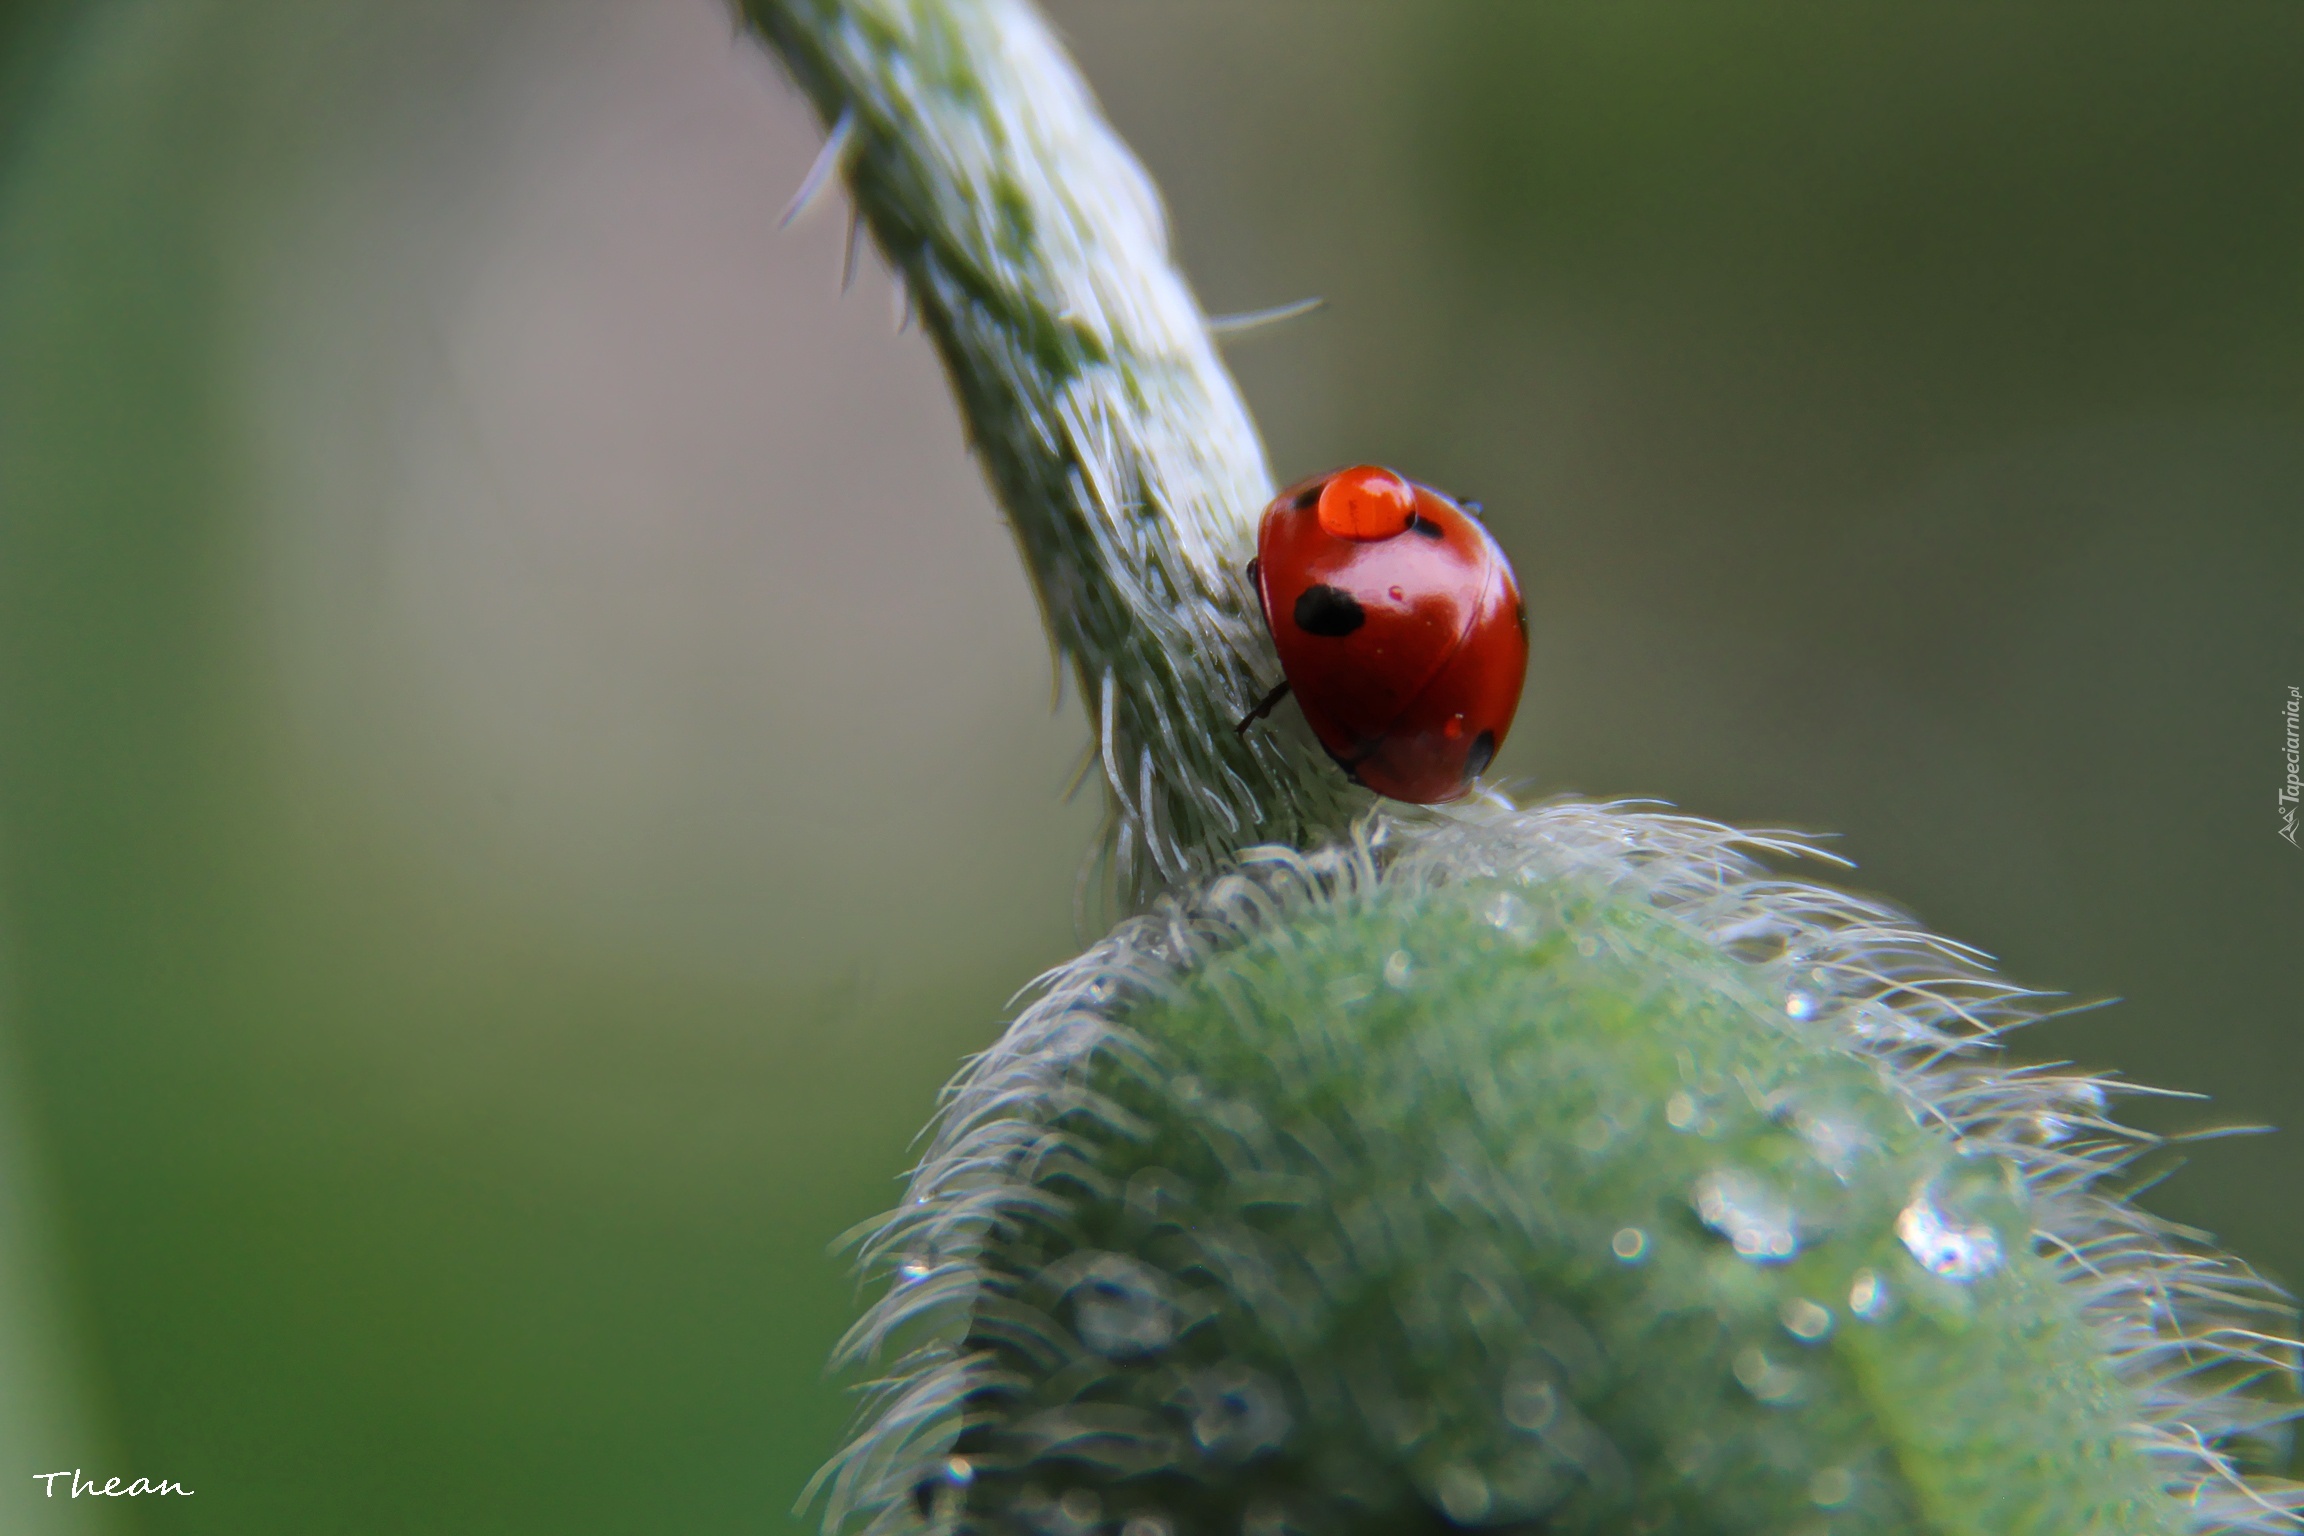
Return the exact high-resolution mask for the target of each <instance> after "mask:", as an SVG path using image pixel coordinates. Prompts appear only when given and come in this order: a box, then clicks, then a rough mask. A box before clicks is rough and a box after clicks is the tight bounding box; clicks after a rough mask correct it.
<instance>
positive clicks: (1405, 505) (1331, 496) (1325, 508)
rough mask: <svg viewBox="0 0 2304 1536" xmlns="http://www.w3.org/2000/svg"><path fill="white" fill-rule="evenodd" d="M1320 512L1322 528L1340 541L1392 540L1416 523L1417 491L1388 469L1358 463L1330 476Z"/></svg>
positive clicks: (1322, 493) (1325, 486) (1321, 499)
mask: <svg viewBox="0 0 2304 1536" xmlns="http://www.w3.org/2000/svg"><path fill="white" fill-rule="evenodd" d="M1319 513H1320V526H1321V528H1322V529H1323V530H1324V531H1326V532H1327V533H1329V534H1332V535H1333V536H1335V537H1336V538H1339V539H1353V540H1357V541H1361V542H1368V541H1373V540H1376V539H1389V538H1392V537H1394V536H1395V535H1397V534H1402V533H1406V532H1407V531H1408V528H1409V525H1411V524H1412V523H1414V522H1415V521H1416V488H1415V487H1414V486H1412V485H1410V484H1409V483H1408V482H1407V481H1405V480H1403V479H1401V478H1400V477H1399V476H1398V475H1396V474H1394V473H1392V471H1390V470H1388V469H1380V468H1378V467H1377V466H1376V465H1374V464H1357V465H1354V466H1353V467H1352V468H1350V469H1340V470H1338V471H1337V472H1336V473H1335V474H1333V475H1331V476H1329V477H1328V483H1327V484H1326V485H1324V486H1322V487H1321V488H1320V501H1319Z"/></svg>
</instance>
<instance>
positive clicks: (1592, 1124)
mask: <svg viewBox="0 0 2304 1536" xmlns="http://www.w3.org/2000/svg"><path fill="white" fill-rule="evenodd" d="M1615 1139H1616V1127H1614V1126H1613V1125H1610V1124H1609V1123H1608V1117H1607V1116H1605V1115H1586V1116H1585V1117H1584V1119H1583V1120H1582V1121H1581V1122H1580V1123H1579V1124H1578V1125H1577V1127H1576V1146H1577V1149H1578V1150H1579V1151H1583V1152H1605V1151H1607V1150H1608V1143H1610V1142H1612V1141H1614V1140H1615Z"/></svg>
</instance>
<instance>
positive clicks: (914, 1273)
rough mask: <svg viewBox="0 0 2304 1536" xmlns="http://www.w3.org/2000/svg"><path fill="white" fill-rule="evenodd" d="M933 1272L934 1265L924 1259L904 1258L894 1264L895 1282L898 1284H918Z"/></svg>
mask: <svg viewBox="0 0 2304 1536" xmlns="http://www.w3.org/2000/svg"><path fill="white" fill-rule="evenodd" d="M933 1273H935V1266H934V1265H932V1264H930V1263H929V1262H928V1261H927V1260H926V1259H906V1260H905V1261H904V1262H903V1263H901V1264H899V1265H897V1266H896V1283H897V1284H898V1285H918V1284H919V1283H920V1282H921V1281H923V1280H925V1279H927V1278H928V1277H929V1276H930V1275H931V1274H933Z"/></svg>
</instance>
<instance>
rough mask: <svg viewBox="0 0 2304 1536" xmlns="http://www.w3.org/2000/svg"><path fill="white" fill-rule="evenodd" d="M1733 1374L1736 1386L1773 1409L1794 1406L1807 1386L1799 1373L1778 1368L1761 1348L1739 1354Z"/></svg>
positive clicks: (1755, 1347) (1753, 1348)
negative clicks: (1801, 1390)
mask: <svg viewBox="0 0 2304 1536" xmlns="http://www.w3.org/2000/svg"><path fill="white" fill-rule="evenodd" d="M1734 1370H1735V1372H1736V1380H1737V1383H1738V1384H1739V1385H1740V1386H1742V1387H1743V1388H1744V1390H1745V1391H1747V1392H1749V1393H1751V1394H1752V1395H1753V1396H1754V1397H1756V1398H1758V1399H1760V1401H1762V1402H1764V1403H1767V1404H1768V1405H1770V1406H1771V1407H1778V1406H1782V1405H1784V1404H1788V1403H1791V1402H1792V1401H1794V1400H1795V1399H1797V1398H1798V1397H1799V1396H1800V1389H1801V1387H1802V1386H1803V1385H1804V1382H1803V1380H1802V1378H1801V1375H1800V1373H1799V1372H1798V1371H1795V1370H1793V1369H1791V1368H1790V1367H1789V1366H1782V1365H1778V1364H1777V1363H1776V1362H1775V1361H1773V1360H1771V1359H1769V1358H1768V1352H1767V1351H1766V1350H1764V1349H1762V1348H1760V1347H1759V1346H1758V1345H1753V1346H1752V1347H1750V1348H1748V1349H1745V1350H1742V1351H1739V1352H1738V1354H1737V1356H1736V1364H1735V1366H1734Z"/></svg>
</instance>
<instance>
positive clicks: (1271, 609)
mask: <svg viewBox="0 0 2304 1536" xmlns="http://www.w3.org/2000/svg"><path fill="white" fill-rule="evenodd" d="M1249 579H1250V580H1251V581H1253V582H1254V583H1255V586H1256V595H1257V598H1258V600H1259V601H1260V602H1261V603H1262V604H1263V607H1264V622H1265V624H1266V626H1267V627H1269V628H1270V630H1271V631H1272V643H1273V645H1274V647H1275V648H1277V649H1278V651H1279V653H1280V670H1281V673H1282V675H1283V677H1284V678H1285V681H1284V682H1283V683H1282V684H1281V686H1280V687H1279V688H1276V689H1274V690H1273V692H1272V694H1271V696H1270V697H1268V698H1267V699H1266V700H1265V701H1264V702H1263V703H1262V704H1260V705H1259V706H1258V708H1257V714H1262V713H1264V712H1265V711H1266V710H1268V709H1270V708H1271V706H1272V705H1273V704H1275V703H1277V702H1278V700H1279V697H1280V695H1281V694H1282V693H1283V692H1293V693H1294V694H1295V696H1296V701H1297V703H1298V705H1299V706H1300V707H1301V708H1302V709H1303V711H1304V718H1305V721H1306V722H1307V723H1308V724H1309V725H1310V726H1311V727H1312V734H1313V735H1314V736H1316V737H1318V738H1319V740H1320V744H1321V745H1322V746H1323V747H1325V748H1327V749H1328V755H1329V756H1330V757H1333V758H1334V759H1335V760H1336V762H1337V764H1338V765H1339V766H1340V767H1342V768H1343V769H1344V771H1345V772H1346V773H1347V774H1349V775H1350V776H1351V777H1352V778H1353V779H1354V780H1355V781H1357V782H1359V783H1361V784H1365V785H1366V786H1368V787H1369V788H1370V789H1373V790H1375V791H1376V792H1377V793H1378V794H1381V795H1389V796H1391V797H1392V798H1393V799H1395V800H1407V801H1411V802H1414V803H1415V804H1418V805H1432V804H1436V803H1438V802H1440V801H1443V800H1454V799H1456V798H1458V797H1459V796H1461V795H1463V794H1464V793H1465V792H1466V791H1467V790H1469V789H1470V788H1471V787H1472V783H1473V781H1474V780H1475V779H1477V778H1478V777H1479V776H1480V774H1481V773H1482V772H1483V771H1485V770H1486V769H1487V767H1488V765H1489V763H1491V762H1493V761H1494V760H1495V757H1496V750H1497V748H1499V747H1501V746H1502V745H1503V744H1504V736H1505V733H1506V732H1508V731H1509V730H1511V728H1512V716H1513V714H1514V712H1515V711H1516V710H1518V708H1519V706H1520V685H1521V683H1522V682H1523V681H1524V680H1525V679H1526V677H1527V674H1528V629H1527V619H1526V615H1525V613H1524V611H1523V609H1522V607H1521V603H1520V587H1519V583H1518V582H1516V581H1515V580H1514V579H1513V576H1512V566H1511V564H1510V562H1508V561H1507V560H1506V559H1505V558H1504V551H1503V550H1501V549H1499V548H1498V547H1497V545H1496V541H1495V540H1494V539H1493V538H1491V537H1490V536H1489V533H1488V530H1487V529H1486V528H1484V527H1482V526H1481V525H1480V523H1479V522H1478V521H1476V520H1475V519H1474V518H1473V517H1472V516H1471V515H1470V513H1468V512H1467V511H1466V510H1465V509H1464V506H1463V505H1462V504H1460V503H1458V502H1456V501H1454V500H1453V499H1451V498H1449V497H1447V496H1444V495H1442V494H1441V493H1440V492H1438V491H1435V490H1433V489H1432V488H1431V487H1430V486H1425V485H1417V484H1415V483H1414V482H1412V481H1409V480H1407V479H1404V478H1403V477H1401V476H1400V475H1397V474H1395V473H1393V472H1392V471H1391V470H1389V469H1382V468H1379V467H1377V466H1375V465H1372V464H1361V465H1356V466H1354V467H1353V468H1350V469H1340V470H1336V471H1334V472H1332V473H1330V474H1325V475H1317V476H1314V477H1313V478H1312V479H1310V480H1306V481H1303V482H1301V483H1299V484H1297V485H1292V486H1290V487H1289V488H1288V489H1287V490H1285V491H1282V492H1281V493H1280V494H1279V496H1277V497H1276V498H1274V500H1273V502H1272V505H1271V506H1270V507H1268V508H1266V509H1265V512H1264V521H1263V524H1262V526H1261V527H1260V528H1259V529H1258V531H1257V536H1256V559H1255V561H1254V562H1253V563H1252V564H1251V565H1250V566H1249ZM1255 718H1256V715H1251V716H1250V717H1249V720H1244V721H1242V722H1241V725H1242V728H1243V729H1245V728H1246V727H1247V725H1248V724H1249V723H1250V721H1253V720H1254V719H1255Z"/></svg>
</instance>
